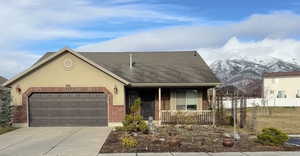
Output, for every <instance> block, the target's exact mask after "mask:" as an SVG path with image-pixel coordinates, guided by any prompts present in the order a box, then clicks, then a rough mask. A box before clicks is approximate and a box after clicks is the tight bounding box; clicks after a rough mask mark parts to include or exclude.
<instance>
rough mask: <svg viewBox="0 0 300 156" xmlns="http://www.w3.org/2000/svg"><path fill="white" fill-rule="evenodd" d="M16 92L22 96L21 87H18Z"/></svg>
mask: <svg viewBox="0 0 300 156" xmlns="http://www.w3.org/2000/svg"><path fill="white" fill-rule="evenodd" d="M16 91H17V93H18V94H21V92H22V89H21V88H20V86H17V87H16Z"/></svg>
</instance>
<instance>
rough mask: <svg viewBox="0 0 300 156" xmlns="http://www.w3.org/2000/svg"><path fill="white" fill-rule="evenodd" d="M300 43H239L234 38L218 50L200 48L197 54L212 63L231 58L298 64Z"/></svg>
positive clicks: (290, 41) (289, 41) (280, 41)
mask: <svg viewBox="0 0 300 156" xmlns="http://www.w3.org/2000/svg"><path fill="white" fill-rule="evenodd" d="M299 51H300V41H299V40H295V39H271V38H265V39H263V40H259V41H240V40H239V39H237V38H236V37H233V38H231V39H230V40H228V41H227V42H226V43H225V44H224V46H222V47H220V48H200V49H198V52H199V53H200V54H201V55H202V56H203V57H204V58H205V60H207V61H208V62H209V63H212V62H213V61H215V60H216V59H228V58H232V57H238V58H248V59H258V60H260V59H268V58H280V59H283V60H286V61H289V62H294V61H297V62H300V59H299V58H300V53H299Z"/></svg>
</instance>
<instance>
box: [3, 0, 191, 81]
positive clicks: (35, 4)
mask: <svg viewBox="0 0 300 156" xmlns="http://www.w3.org/2000/svg"><path fill="white" fill-rule="evenodd" d="M0 1H1V0H0ZM135 1H138V0H118V1H115V2H114V3H111V2H108V1H92V0H42V1H41V0H9V1H5V2H4V1H3V2H2V3H1V5H0V19H1V20H0V30H1V35H0V47H1V49H0V75H4V76H7V77H11V76H12V75H14V74H15V73H17V72H20V71H22V70H23V69H24V68H25V67H28V66H30V65H31V64H32V63H33V62H34V60H36V56H35V55H33V53H32V52H31V53H30V52H28V51H29V50H28V49H23V48H24V47H26V44H27V43H30V44H32V43H34V42H35V41H49V40H59V39H61V40H62V39H73V40H74V39H94V38H113V37H116V36H119V35H125V34H127V33H128V32H104V31H101V30H85V27H89V26H91V25H92V24H94V23H96V24H99V23H101V24H102V23H103V24H107V23H110V22H112V23H114V22H115V23H119V24H120V23H122V22H124V21H128V20H131V21H141V20H143V21H151V22H156V21H157V22H162V21H164V22H166V21H177V22H180V21H194V19H193V18H189V17H184V16H175V15H170V14H167V13H164V12H161V11H158V9H155V6H152V7H151V6H147V5H145V4H143V3H138V4H135V3H134V2H135ZM96 2H97V4H95V3H96ZM120 26H121V24H120ZM24 45H25V46H24ZM21 47H23V48H22V49H20V48H21ZM24 51H26V52H24Z"/></svg>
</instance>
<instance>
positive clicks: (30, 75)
mask: <svg viewBox="0 0 300 156" xmlns="http://www.w3.org/2000/svg"><path fill="white" fill-rule="evenodd" d="M219 84H220V82H219V80H218V79H217V78H216V76H215V75H214V74H213V73H212V71H211V70H210V68H209V67H208V65H207V64H206V63H205V62H204V61H203V59H202V58H201V57H200V56H199V54H198V53H197V52H195V51H176V52H75V51H73V50H72V49H69V48H63V49H61V50H59V51H58V52H48V53H46V54H45V55H44V56H42V57H41V58H40V59H39V60H38V61H37V62H36V63H35V64H34V65H33V66H31V67H30V68H29V69H27V70H26V71H24V72H22V73H20V74H19V75H17V76H15V77H13V78H12V79H10V80H8V81H7V82H6V83H5V84H4V86H6V87H10V88H11V95H12V104H13V105H15V106H16V108H17V109H16V112H15V114H14V122H15V123H16V124H19V126H32V127H36V126H115V125H119V124H120V123H121V121H122V120H123V119H124V117H125V115H126V113H128V109H129V106H130V105H131V104H132V103H133V101H134V100H135V99H136V98H137V97H140V98H141V101H142V104H141V110H140V112H141V115H142V116H143V117H144V119H145V120H147V119H148V118H149V117H150V116H152V117H153V118H154V120H156V121H158V122H159V121H160V120H162V116H163V114H162V112H163V111H168V110H170V111H202V110H205V109H208V107H209V104H208V100H209V99H208V98H207V97H208V96H207V90H208V89H210V88H214V87H216V86H217V85H219Z"/></svg>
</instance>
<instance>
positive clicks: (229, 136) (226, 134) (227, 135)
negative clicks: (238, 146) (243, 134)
mask: <svg viewBox="0 0 300 156" xmlns="http://www.w3.org/2000/svg"><path fill="white" fill-rule="evenodd" d="M223 137H225V138H231V135H230V134H229V133H223Z"/></svg>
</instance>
